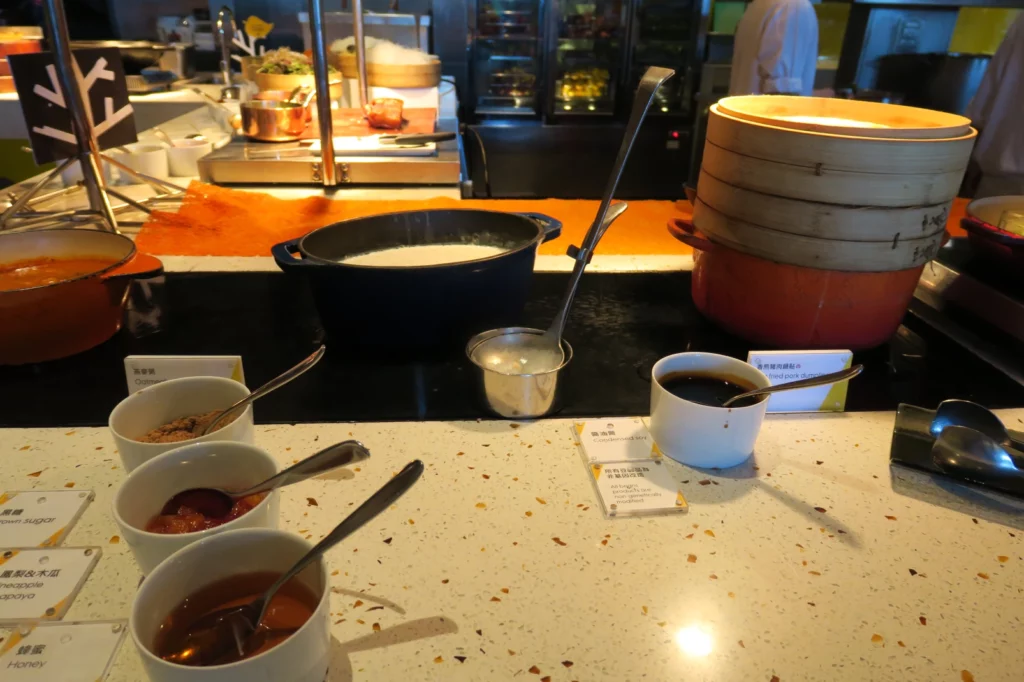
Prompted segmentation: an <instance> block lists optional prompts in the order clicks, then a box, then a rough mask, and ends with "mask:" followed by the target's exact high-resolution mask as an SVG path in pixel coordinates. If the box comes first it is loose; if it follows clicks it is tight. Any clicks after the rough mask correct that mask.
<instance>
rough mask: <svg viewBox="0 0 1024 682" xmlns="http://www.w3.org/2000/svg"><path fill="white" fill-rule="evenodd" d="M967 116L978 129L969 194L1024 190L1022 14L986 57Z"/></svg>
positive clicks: (977, 195)
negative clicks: (992, 51)
mask: <svg viewBox="0 0 1024 682" xmlns="http://www.w3.org/2000/svg"><path fill="white" fill-rule="evenodd" d="M967 117H968V118H970V119H971V122H972V123H973V124H974V127H975V128H977V129H978V140H977V142H975V144H974V153H973V154H972V155H971V169H970V171H969V173H970V175H973V176H974V178H973V179H974V182H971V181H970V178H969V180H968V184H969V185H973V184H975V183H976V184H977V189H976V190H975V192H974V196H975V197H976V198H981V197H991V196H1000V195H1007V194H1024V14H1022V15H1021V16H1019V17H1017V20H1016V21H1015V22H1013V25H1012V26H1010V30H1009V31H1007V32H1006V37H1005V38H1003V42H1002V44H1001V45H1000V46H999V49H998V50H996V53H995V55H994V56H993V57H992V61H991V62H990V63H989V65H988V70H987V71H985V77H984V78H983V79H982V81H981V86H980V87H978V92H977V93H976V94H975V95H974V99H973V100H971V104H970V106H968V107H967ZM979 176H980V177H979Z"/></svg>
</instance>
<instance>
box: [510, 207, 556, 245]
mask: <svg viewBox="0 0 1024 682" xmlns="http://www.w3.org/2000/svg"><path fill="white" fill-rule="evenodd" d="M516 215H521V216H523V217H524V218H529V219H530V220H532V221H534V222H537V223H540V226H541V227H542V228H544V241H546V242H549V241H551V240H552V239H554V238H555V237H557V236H558V235H560V234H562V222H561V221H560V220H555V219H554V218H552V217H551V216H549V215H544V214H543V213H517V214H516Z"/></svg>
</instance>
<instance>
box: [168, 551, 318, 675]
mask: <svg viewBox="0 0 1024 682" xmlns="http://www.w3.org/2000/svg"><path fill="white" fill-rule="evenodd" d="M279 577H280V574H279V573H274V572H270V571H261V572H257V573H245V574H242V575H234V576H231V577H230V578H224V579H223V580H218V581H216V582H213V583H211V584H209V585H207V586H206V587H203V588H201V589H199V590H197V591H196V592H194V593H192V594H190V595H189V596H188V597H186V598H185V600H184V601H182V602H181V603H180V604H179V605H178V606H177V607H176V608H175V609H174V610H173V611H171V613H170V614H168V616H167V617H166V618H164V621H163V622H162V623H161V624H160V627H159V629H158V630H157V633H156V640H155V641H154V643H153V652H154V653H155V654H156V655H157V656H159V657H160V658H162V659H164V660H165V661H169V662H171V663H177V664H179V665H189V666H203V667H205V666H212V665H226V664H228V663H235V662H237V661H241V660H244V659H247V658H252V657H253V656H257V655H259V654H261V653H263V652H264V651H269V650H270V649H273V648H274V647H276V646H277V645H278V644H280V643H281V642H284V641H285V640H286V639H288V638H289V637H290V636H291V635H292V634H294V633H295V632H296V631H297V630H298V629H299V628H301V627H302V626H303V624H305V622H306V621H308V620H309V619H310V618H311V617H312V616H313V613H314V612H315V611H316V608H317V604H318V603H319V601H320V600H319V598H318V597H317V596H316V595H315V594H314V593H313V591H312V590H310V589H309V588H308V587H306V586H305V585H304V584H303V583H302V582H300V581H299V580H298V579H296V578H293V579H291V580H289V581H288V582H287V583H285V584H284V585H283V586H282V587H281V589H279V590H278V591H277V592H276V593H275V594H274V596H273V598H272V599H271V600H270V604H269V605H268V606H267V611H266V615H264V616H263V620H262V621H260V623H259V626H258V627H257V629H256V632H255V633H253V634H252V635H251V636H249V637H247V638H246V639H245V642H244V647H243V649H244V652H243V653H242V654H239V653H238V647H237V645H236V644H235V643H234V641H231V642H219V641H213V640H212V639H211V638H210V637H209V636H207V635H209V632H210V631H209V630H208V629H206V628H205V627H202V626H201V627H200V628H197V627H196V625H197V624H200V621H201V620H202V619H203V617H204V616H206V615H208V614H211V613H213V612H215V611H219V610H221V609H225V608H230V607H232V606H240V605H243V604H247V603H249V602H251V601H252V600H254V599H257V598H259V597H260V596H262V595H263V593H264V592H266V590H267V588H269V587H270V586H271V585H272V584H273V583H274V581H275V580H277V579H278V578H279ZM229 632H230V631H229Z"/></svg>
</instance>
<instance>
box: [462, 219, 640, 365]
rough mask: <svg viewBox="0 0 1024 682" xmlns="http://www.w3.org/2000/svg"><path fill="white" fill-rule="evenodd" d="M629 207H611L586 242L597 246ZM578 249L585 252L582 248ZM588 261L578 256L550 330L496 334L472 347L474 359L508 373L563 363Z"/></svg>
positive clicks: (591, 229) (588, 234)
mask: <svg viewBox="0 0 1024 682" xmlns="http://www.w3.org/2000/svg"><path fill="white" fill-rule="evenodd" d="M628 207H629V204H627V203H626V202H624V201H623V202H621V203H618V204H615V205H614V206H611V207H610V208H609V209H608V213H607V215H606V216H605V218H604V221H603V222H601V223H600V224H599V225H598V224H595V225H593V226H591V228H590V232H588V233H587V236H586V238H584V240H583V242H584V244H587V243H591V244H594V245H596V244H597V242H598V241H599V240H600V239H601V237H602V235H604V233H605V231H606V230H607V229H608V228H609V227H611V224H612V223H613V222H615V220H616V219H617V218H618V217H619V216H621V215H622V214H623V213H625V212H626V209H627V208H628ZM593 232H596V233H597V235H596V237H595V238H593V239H590V237H591V236H592V235H591V233H593ZM579 252H580V253H582V249H580V250H579ZM587 260H588V259H586V258H581V259H578V260H577V261H576V264H575V265H574V266H573V270H572V276H571V277H570V278H569V288H568V289H567V290H566V292H565V298H564V299H563V300H562V308H561V309H560V310H559V311H558V314H557V315H555V319H554V321H552V323H551V326H550V327H548V329H547V331H545V332H544V333H542V334H537V333H532V332H509V333H507V334H501V335H499V336H494V337H492V338H490V339H488V340H486V341H484V342H482V343H479V344H477V346H476V347H475V348H474V349H473V355H472V360H473V362H475V363H477V364H480V365H483V366H485V367H490V368H492V369H495V370H496V371H499V372H502V373H505V374H532V373H535V372H546V371H550V370H552V369H554V368H556V367H558V366H559V365H561V364H562V361H563V360H564V359H565V352H564V350H563V348H562V332H563V331H564V330H565V321H566V319H567V318H568V317H569V308H570V306H572V299H573V298H574V297H575V295H576V289H577V288H578V287H579V283H580V278H582V277H583V271H584V269H585V268H586V267H587Z"/></svg>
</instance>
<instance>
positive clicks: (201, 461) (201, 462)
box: [113, 441, 281, 575]
mask: <svg viewBox="0 0 1024 682" xmlns="http://www.w3.org/2000/svg"><path fill="white" fill-rule="evenodd" d="M277 471H278V469H277V462H275V461H274V458H273V457H271V456H270V454H269V453H267V451H266V450H261V449H260V448H258V447H256V446H255V445H249V444H247V443H232V442H229V441H208V442H203V443H196V444H194V445H186V446H184V447H180V448H177V449H175V450H171V451H170V452H165V453H164V454H162V455H160V456H159V457H155V458H153V459H151V460H150V461H148V462H146V463H145V464H143V465H142V466H140V467H139V468H138V469H136V470H135V471H133V472H132V473H131V474H130V475H129V476H128V478H127V480H125V482H124V483H122V484H121V487H120V488H119V489H118V491H117V494H116V495H114V505H113V510H114V521H116V522H117V526H118V528H120V529H121V537H123V538H124V541H125V543H126V544H127V545H128V546H129V547H130V548H131V550H132V554H134V555H135V561H136V562H137V563H138V564H139V568H140V569H142V572H143V573H144V574H146V575H149V573H150V572H151V571H152V570H153V569H154V568H156V567H157V566H158V565H159V564H160V563H161V562H162V561H164V559H166V558H167V557H169V556H171V555H172V554H174V553H175V552H177V551H178V550H179V549H181V548H183V547H185V546H187V545H190V544H192V543H194V542H197V541H199V540H202V539H203V538H206V537H210V536H211V535H219V534H221V533H225V532H227V531H229V530H234V529H236V528H277V521H278V517H279V515H280V506H281V498H280V493H279V492H278V491H276V490H275V491H274V492H272V493H270V494H269V495H267V496H266V498H264V499H263V500H262V501H261V502H260V503H259V504H258V505H256V506H255V507H253V508H252V509H251V510H250V511H249V512H248V513H246V514H243V515H241V516H239V517H238V518H237V519H234V520H232V521H229V522H227V523H225V524H224V525H222V526H217V527H216V528H210V529H209V530H203V531H199V532H196V533H182V534H179V535H166V534H163V533H149V532H147V531H146V530H145V528H146V523H148V522H149V520H150V519H152V518H153V517H154V516H156V515H157V514H159V513H160V510H161V509H162V508H163V506H164V504H166V503H167V501H168V500H170V499H171V498H172V497H174V496H175V495H176V494H178V493H180V492H181V491H182V490H188V489H190V488H204V487H211V488H221V489H224V490H245V489H246V488H251V487H252V486H254V485H256V484H257V483H261V482H263V481H265V480H267V479H268V478H270V477H271V476H273V475H274V474H276V473H277Z"/></svg>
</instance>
